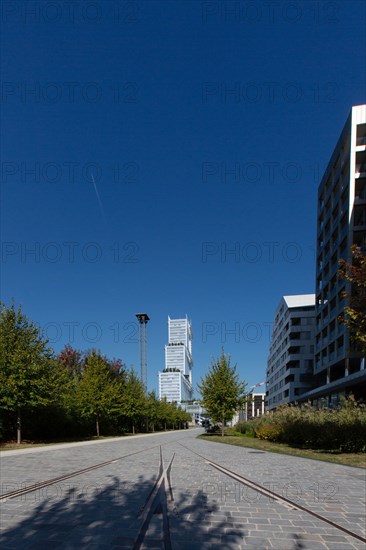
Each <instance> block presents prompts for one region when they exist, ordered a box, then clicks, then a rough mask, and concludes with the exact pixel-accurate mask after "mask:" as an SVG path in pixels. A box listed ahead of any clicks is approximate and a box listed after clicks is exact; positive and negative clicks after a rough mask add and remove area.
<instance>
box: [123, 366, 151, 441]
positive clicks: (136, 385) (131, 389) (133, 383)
mask: <svg viewBox="0 0 366 550" xmlns="http://www.w3.org/2000/svg"><path fill="white" fill-rule="evenodd" d="M145 412H146V397H145V388H144V385H143V383H142V382H141V380H140V378H139V377H138V376H137V374H136V373H135V371H134V369H131V370H130V371H128V373H127V376H126V381H125V383H124V385H123V397H122V414H123V415H124V416H126V417H127V418H128V419H129V420H130V422H131V427H132V433H133V434H134V433H135V427H136V422H137V421H138V420H141V418H142V417H143V416H144V415H145Z"/></svg>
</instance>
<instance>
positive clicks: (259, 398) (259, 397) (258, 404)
mask: <svg viewBox="0 0 366 550" xmlns="http://www.w3.org/2000/svg"><path fill="white" fill-rule="evenodd" d="M265 397H266V394H265V393H254V392H251V393H249V394H248V401H247V402H246V403H244V407H243V408H242V409H240V411H239V415H238V421H239V422H246V421H247V420H251V419H252V418H256V417H258V416H262V414H264V403H265Z"/></svg>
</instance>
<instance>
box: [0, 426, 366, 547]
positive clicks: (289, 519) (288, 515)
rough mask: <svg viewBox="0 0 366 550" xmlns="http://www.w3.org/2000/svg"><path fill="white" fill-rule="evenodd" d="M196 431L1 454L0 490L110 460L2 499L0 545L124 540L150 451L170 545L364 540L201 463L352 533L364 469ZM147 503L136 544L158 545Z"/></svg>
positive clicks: (158, 531) (135, 528)
mask: <svg viewBox="0 0 366 550" xmlns="http://www.w3.org/2000/svg"><path fill="white" fill-rule="evenodd" d="M199 433H201V430H198V429H191V430H183V431H179V432H169V433H163V434H154V435H151V436H150V435H149V436H141V437H140V436H134V437H128V438H127V437H125V438H116V439H114V440H112V441H111V440H109V441H103V442H98V444H95V442H93V443H89V444H85V443H84V444H68V445H62V446H57V447H53V448H50V447H49V448H47V450H44V448H37V449H32V450H26V451H14V452H13V451H6V452H3V453H2V456H1V469H0V474H1V491H2V493H6V492H8V491H10V490H14V489H18V488H20V487H22V486H28V485H31V484H32V483H35V482H39V481H42V480H46V479H51V478H54V477H57V476H59V475H61V474H65V473H70V472H73V471H75V470H79V469H82V468H85V467H88V466H92V465H94V464H97V463H100V462H104V461H109V460H112V459H115V462H113V463H112V464H109V465H107V466H104V467H103V468H100V469H97V470H93V471H91V472H88V473H84V474H82V475H80V476H77V477H73V478H69V479H68V480H65V481H62V482H59V483H56V484H53V485H50V486H48V487H45V488H43V489H38V490H36V491H33V492H31V493H28V494H25V495H23V496H19V497H16V498H14V499H8V500H5V501H3V502H2V503H1V537H2V540H1V548H2V550H6V549H22V550H23V549H24V550H28V549H34V550H43V549H46V548H47V550H48V549H49V548H52V549H53V548H55V549H60V550H74V549H75V550H76V549H80V548H81V549H92V550H93V549H116V550H117V549H121V548H125V549H127V548H130V549H132V548H133V544H134V541H135V540H136V537H137V534H138V533H139V532H140V529H141V525H142V522H143V516H144V506H145V503H146V501H147V499H148V498H149V496H151V495H152V494H153V493H152V491H153V489H154V485H155V482H156V481H157V480H158V479H160V478H159V476H160V475H161V470H160V471H159V466H160V458H161V456H162V458H163V461H164V466H165V468H166V467H167V465H168V464H169V462H170V461H171V460H172V464H171V468H170V469H169V471H168V473H167V475H168V478H169V480H170V483H171V491H170V492H169V491H167V497H168V498H167V512H168V518H169V531H170V537H171V547H172V548H173V549H174V550H185V549H187V550H188V549H189V550H201V549H208V548H220V549H231V548H233V549H234V548H235V549H236V548H237V549H249V548H253V549H254V548H255V549H258V550H264V549H267V548H268V549H275V550H286V549H291V550H318V549H319V550H320V549H324V550H326V549H329V550H336V549H340V550H347V549H365V548H366V545H365V544H364V543H362V542H361V541H358V540H357V539H355V538H353V537H351V536H349V535H347V534H345V533H344V532H342V531H339V530H338V529H336V528H335V527H332V526H331V525H329V524H327V523H325V522H323V521H321V520H319V519H317V518H315V517H314V516H311V515H310V514H308V513H307V512H305V511H301V510H295V509H291V508H289V507H288V506H284V505H283V504H280V503H278V502H276V501H275V500H274V499H273V498H271V497H270V496H265V495H263V494H260V493H258V492H256V491H255V490H254V489H251V488H248V487H247V486H245V485H242V484H240V483H239V482H237V481H234V480H233V479H231V478H229V477H228V476H227V475H225V474H224V473H222V472H220V471H218V470H217V469H215V468H214V467H213V466H212V465H210V464H209V463H208V460H211V461H213V462H216V463H219V464H222V465H223V466H225V467H227V468H228V469H230V470H231V471H234V472H236V473H238V474H240V475H241V476H243V477H245V478H248V479H250V480H252V481H255V482H257V483H259V484H261V485H262V486H264V487H266V488H267V489H269V490H270V491H273V492H275V493H277V494H280V495H283V496H284V497H286V498H288V499H290V500H292V501H293V502H294V503H297V504H300V505H302V506H305V507H308V508H310V509H311V510H313V511H315V512H317V513H319V514H320V515H322V516H324V517H327V518H329V519H331V520H332V521H335V522H336V523H339V524H341V525H343V526H344V527H345V528H347V529H349V530H350V531H353V532H355V533H358V534H359V535H361V536H363V537H365V471H364V470H362V469H360V468H351V467H347V466H340V465H336V464H330V463H325V462H318V461H313V460H307V459H301V458H297V457H290V456H284V455H278V454H273V453H267V452H259V451H255V450H251V449H245V448H241V447H234V446H231V445H230V446H229V445H222V444H220V443H212V442H206V441H202V440H198V439H196V436H197V435H198V434H199ZM133 453H134V454H133ZM198 455H201V456H198ZM203 457H204V458H203ZM168 478H166V479H168ZM166 488H167V486H166ZM155 512H156V513H154V514H153V515H152V517H151V518H150V520H149V521H147V524H148V526H147V530H146V534H145V538H144V541H143V543H142V546H141V548H142V549H145V548H146V549H147V548H161V549H163V548H164V538H163V534H164V529H165V531H166V524H164V517H166V516H165V514H164V513H163V510H162V509H159V508H157V509H156V510H155Z"/></svg>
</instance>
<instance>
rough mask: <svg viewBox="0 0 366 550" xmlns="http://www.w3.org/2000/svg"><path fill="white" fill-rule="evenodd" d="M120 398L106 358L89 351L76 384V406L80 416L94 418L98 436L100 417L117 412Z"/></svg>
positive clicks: (119, 387) (119, 386)
mask: <svg viewBox="0 0 366 550" xmlns="http://www.w3.org/2000/svg"><path fill="white" fill-rule="evenodd" d="M121 400H122V391H121V385H120V384H119V383H118V381H117V380H116V379H115V377H114V375H113V373H112V371H111V369H110V366H109V364H108V360H107V359H106V358H105V357H104V356H102V355H100V353H98V352H96V351H92V352H90V353H89V355H88V356H87V357H86V360H85V364H84V366H83V373H82V377H81V379H80V381H79V383H78V385H77V389H76V406H77V408H78V409H79V410H80V413H81V415H82V416H84V417H86V418H94V420H95V427H96V434H97V436H98V437H99V435H100V422H101V420H102V418H105V417H108V416H111V415H113V414H117V413H119V412H120V409H121Z"/></svg>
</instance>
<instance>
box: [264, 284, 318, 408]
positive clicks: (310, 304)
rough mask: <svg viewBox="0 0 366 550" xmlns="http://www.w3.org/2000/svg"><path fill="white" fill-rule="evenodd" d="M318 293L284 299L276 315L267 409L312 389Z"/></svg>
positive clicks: (267, 385)
mask: <svg viewBox="0 0 366 550" xmlns="http://www.w3.org/2000/svg"><path fill="white" fill-rule="evenodd" d="M314 338H315V294H303V295H298V296H283V298H282V299H281V301H280V304H279V306H278V308H277V311H276V313H275V321H274V325H273V330H272V341H271V346H270V350H269V358H268V364H267V376H266V379H267V382H266V409H267V410H271V409H275V408H277V407H278V406H279V405H283V404H284V403H291V402H294V401H297V400H298V398H299V396H300V395H302V394H303V393H306V392H307V391H308V390H309V389H311V388H312V382H313V368H314Z"/></svg>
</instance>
